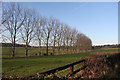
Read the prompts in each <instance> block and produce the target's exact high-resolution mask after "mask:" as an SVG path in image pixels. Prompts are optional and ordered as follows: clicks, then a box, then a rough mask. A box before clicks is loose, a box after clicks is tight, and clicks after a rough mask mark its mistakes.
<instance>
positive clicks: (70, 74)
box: [26, 59, 87, 80]
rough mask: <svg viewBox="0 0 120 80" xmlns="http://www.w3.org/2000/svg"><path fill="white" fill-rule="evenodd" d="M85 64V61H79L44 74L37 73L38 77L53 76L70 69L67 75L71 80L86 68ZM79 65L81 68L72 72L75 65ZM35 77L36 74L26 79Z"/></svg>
mask: <svg viewBox="0 0 120 80" xmlns="http://www.w3.org/2000/svg"><path fill="white" fill-rule="evenodd" d="M85 62H86V60H85V59H82V60H80V61H76V62H73V63H71V64H67V65H64V66H61V67H58V68H54V69H51V70H48V71H45V72H41V73H39V75H40V74H41V75H50V74H53V75H54V73H56V72H58V71H61V70H64V69H66V68H69V67H70V73H68V75H69V77H70V79H71V80H72V79H73V76H74V75H75V74H76V73H77V72H79V71H81V70H84V69H85V68H86V67H87V65H85ZM80 63H82V67H81V68H79V69H77V70H75V71H74V66H75V65H77V64H80ZM35 75H36V74H34V75H31V76H28V77H26V78H30V77H34V76H35ZM68 75H67V76H68Z"/></svg>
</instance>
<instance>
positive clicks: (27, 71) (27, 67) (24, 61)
mask: <svg viewBox="0 0 120 80" xmlns="http://www.w3.org/2000/svg"><path fill="white" fill-rule="evenodd" d="M4 50H5V51H4ZM16 50H17V49H16ZM19 51H20V52H19ZM34 51H36V50H35V49H31V54H32V52H34ZM107 51H108V52H111V51H118V48H110V49H109V48H108V49H96V50H93V51H89V52H85V53H79V54H65V55H56V56H41V57H38V56H36V57H26V58H13V59H12V58H11V59H3V60H2V70H3V73H6V74H8V75H11V76H14V77H17V76H19V77H25V76H28V75H32V74H35V73H40V72H43V71H46V70H49V69H52V68H56V67H59V66H63V65H65V64H68V63H71V62H74V61H78V60H79V59H80V58H81V57H84V58H85V57H87V56H89V54H90V53H95V52H107ZM17 52H19V54H20V53H21V54H23V53H22V52H24V51H22V49H20V48H19V49H18V51H17ZM5 54H6V55H7V49H5V48H3V55H5Z"/></svg>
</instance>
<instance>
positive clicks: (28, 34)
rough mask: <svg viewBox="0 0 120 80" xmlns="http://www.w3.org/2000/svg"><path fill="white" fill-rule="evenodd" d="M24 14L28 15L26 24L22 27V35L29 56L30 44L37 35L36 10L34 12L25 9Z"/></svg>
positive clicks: (26, 53)
mask: <svg viewBox="0 0 120 80" xmlns="http://www.w3.org/2000/svg"><path fill="white" fill-rule="evenodd" d="M24 15H26V19H25V21H24V25H23V26H22V28H21V37H22V40H23V41H24V42H25V44H26V47H25V49H26V52H25V56H28V46H29V44H30V42H31V40H32V39H33V38H34V36H35V33H34V29H35V23H36V17H35V12H33V11H32V10H30V9H26V10H24Z"/></svg>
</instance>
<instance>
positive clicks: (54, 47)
mask: <svg viewBox="0 0 120 80" xmlns="http://www.w3.org/2000/svg"><path fill="white" fill-rule="evenodd" d="M54 54H55V41H54V43H53V55H54Z"/></svg>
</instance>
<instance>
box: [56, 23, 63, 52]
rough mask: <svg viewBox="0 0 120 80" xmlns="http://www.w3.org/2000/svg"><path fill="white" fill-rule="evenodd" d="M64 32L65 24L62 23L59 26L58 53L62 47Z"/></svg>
mask: <svg viewBox="0 0 120 80" xmlns="http://www.w3.org/2000/svg"><path fill="white" fill-rule="evenodd" d="M62 32H63V24H62V23H61V24H60V27H59V28H58V36H57V44H58V53H60V48H61V46H62V40H63V37H62Z"/></svg>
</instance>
